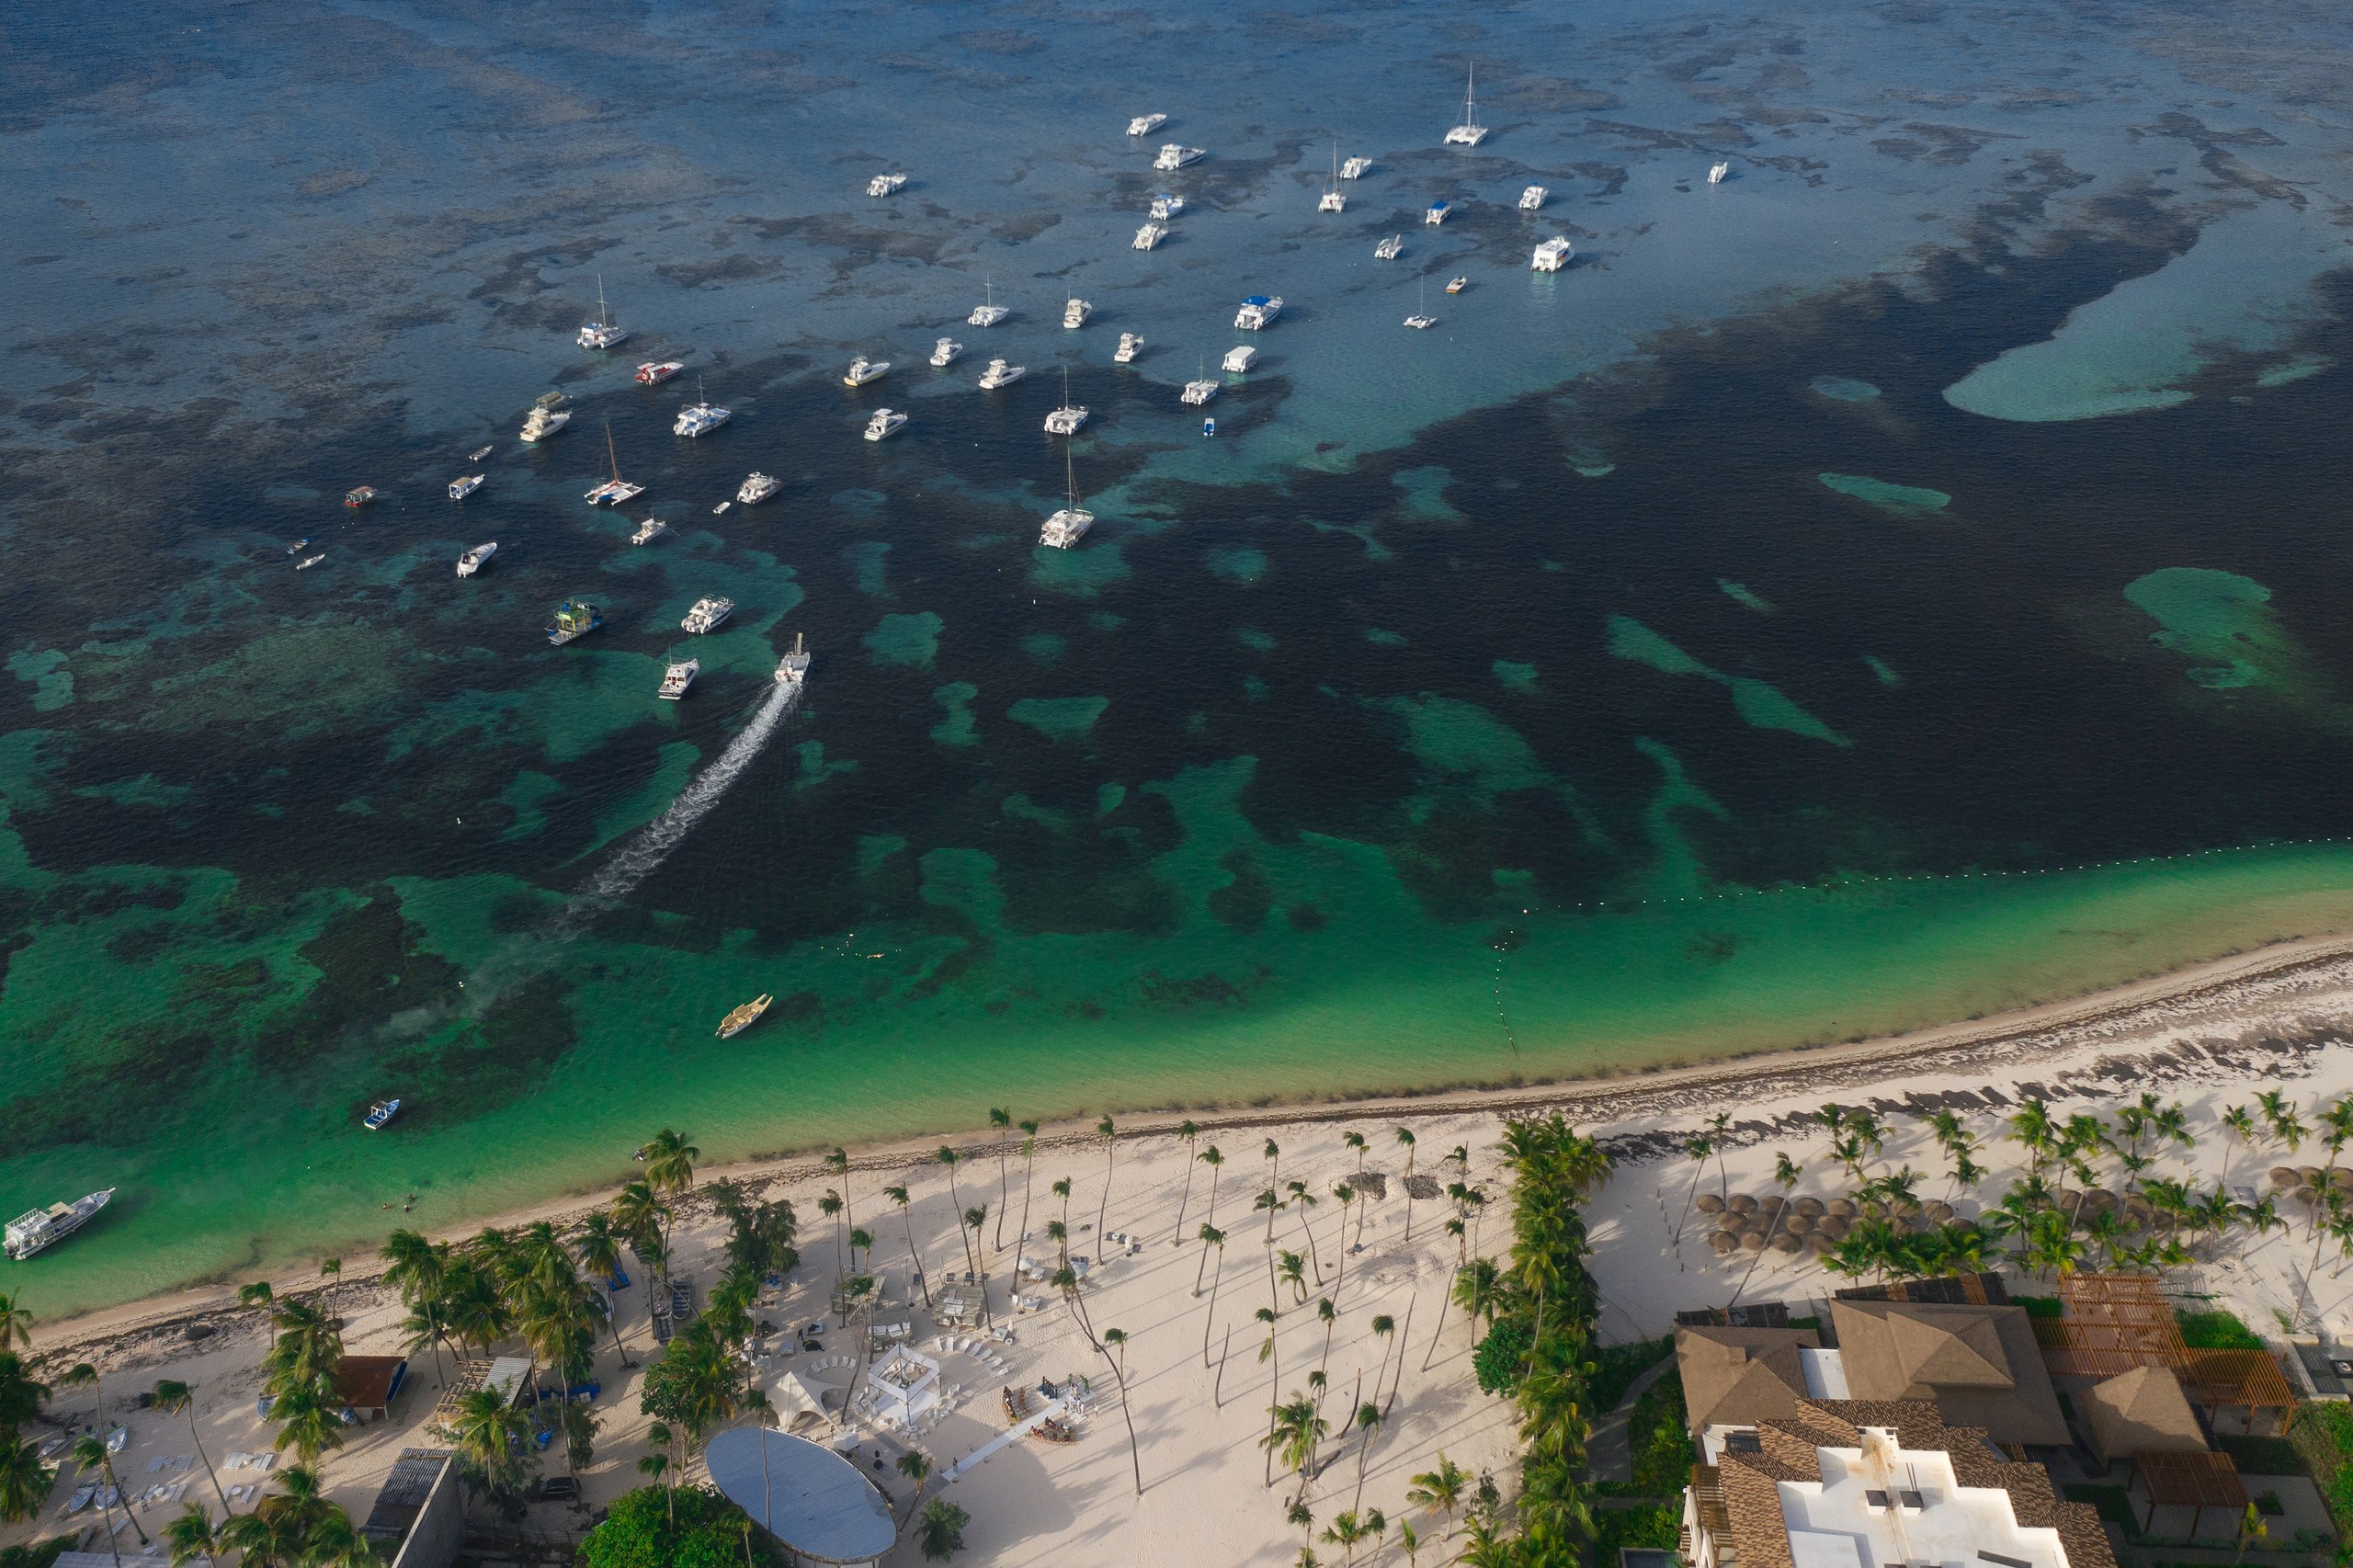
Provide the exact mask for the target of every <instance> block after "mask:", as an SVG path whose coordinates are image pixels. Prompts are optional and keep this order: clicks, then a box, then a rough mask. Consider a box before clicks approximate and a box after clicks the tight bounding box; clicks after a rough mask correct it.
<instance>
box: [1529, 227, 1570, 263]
mask: <svg viewBox="0 0 2353 1568" xmlns="http://www.w3.org/2000/svg"><path fill="white" fill-rule="evenodd" d="M1576 250H1577V247H1576V246H1574V245H1573V244H1570V243H1569V240H1568V236H1567V235H1565V234H1554V235H1553V236H1552V238H1551V239H1549V240H1546V241H1545V242H1544V243H1543V244H1540V245H1538V246H1537V247H1536V254H1535V255H1534V256H1530V257H1529V259H1528V265H1529V266H1530V267H1534V268H1535V269H1536V270H1537V271H1539V272H1558V271H1560V270H1561V268H1563V267H1566V266H1568V265H1569V258H1570V257H1571V256H1574V255H1576Z"/></svg>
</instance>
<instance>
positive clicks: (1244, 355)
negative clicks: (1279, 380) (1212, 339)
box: [1219, 343, 1258, 376]
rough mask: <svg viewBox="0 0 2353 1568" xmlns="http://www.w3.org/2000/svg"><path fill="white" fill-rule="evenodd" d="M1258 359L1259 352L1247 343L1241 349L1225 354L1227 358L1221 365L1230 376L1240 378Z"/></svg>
mask: <svg viewBox="0 0 2353 1568" xmlns="http://www.w3.org/2000/svg"><path fill="white" fill-rule="evenodd" d="M1257 358H1258V351H1257V350H1256V349H1255V348H1253V347H1250V346H1249V345H1248V344H1246V343H1245V344H1244V345H1243V346H1242V347H1239V348H1229V349H1227V350H1226V352H1225V358H1223V359H1222V360H1220V361H1219V363H1220V364H1221V365H1222V366H1223V368H1224V369H1226V371H1227V372H1228V373H1229V374H1232V375H1236V376H1238V375H1240V374H1242V373H1243V372H1244V371H1245V370H1247V369H1249V368H1250V367H1251V365H1252V364H1254V363H1255V362H1256V360H1257Z"/></svg>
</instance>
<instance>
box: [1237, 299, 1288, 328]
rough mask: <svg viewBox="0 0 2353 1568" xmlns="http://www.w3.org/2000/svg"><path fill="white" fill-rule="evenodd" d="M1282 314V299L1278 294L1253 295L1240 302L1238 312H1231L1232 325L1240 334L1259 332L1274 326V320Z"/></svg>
mask: <svg viewBox="0 0 2353 1568" xmlns="http://www.w3.org/2000/svg"><path fill="white" fill-rule="evenodd" d="M1282 313H1283V297H1282V296H1281V295H1280V294H1275V295H1271V296H1270V295H1266V294H1253V295H1251V296H1250V297H1249V298H1248V299H1246V300H1245V301H1242V308H1241V309H1240V310H1238V311H1236V312H1233V325H1234V328H1235V330H1237V331H1240V332H1260V331H1263V330H1265V329H1266V328H1267V327H1270V326H1272V325H1274V324H1275V318H1276V317H1277V316H1279V315H1280V314H1282Z"/></svg>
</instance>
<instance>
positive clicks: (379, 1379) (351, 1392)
mask: <svg viewBox="0 0 2353 1568" xmlns="http://www.w3.org/2000/svg"><path fill="white" fill-rule="evenodd" d="M407 1366H408V1358H407V1357H405V1356H346V1357H345V1358H343V1359H342V1360H341V1361H340V1362H338V1363H336V1365H335V1389H336V1391H337V1392H340V1393H341V1394H342V1395H343V1403H346V1404H347V1405H349V1406H350V1407H351V1408H352V1409H354V1410H381V1409H383V1408H384V1407H385V1406H386V1405H387V1404H388V1403H391V1401H392V1388H393V1386H394V1385H395V1384H396V1383H398V1382H399V1381H400V1379H401V1374H402V1372H403V1371H404V1370H405V1369H406V1368H407Z"/></svg>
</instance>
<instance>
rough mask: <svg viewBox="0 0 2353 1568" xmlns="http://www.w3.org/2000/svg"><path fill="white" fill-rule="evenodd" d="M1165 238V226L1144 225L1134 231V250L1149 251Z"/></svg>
mask: <svg viewBox="0 0 2353 1568" xmlns="http://www.w3.org/2000/svg"><path fill="white" fill-rule="evenodd" d="M1167 237H1168V225H1167V224H1165V223H1146V224H1145V225H1144V226H1143V227H1142V228H1141V229H1138V230H1137V231H1136V239H1135V248H1136V249H1138V250H1150V249H1152V248H1153V247H1154V245H1157V244H1160V242H1161V241H1163V240H1165V239H1166V238H1167Z"/></svg>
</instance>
